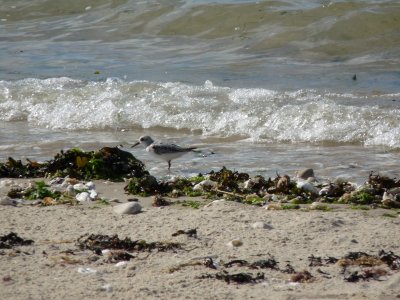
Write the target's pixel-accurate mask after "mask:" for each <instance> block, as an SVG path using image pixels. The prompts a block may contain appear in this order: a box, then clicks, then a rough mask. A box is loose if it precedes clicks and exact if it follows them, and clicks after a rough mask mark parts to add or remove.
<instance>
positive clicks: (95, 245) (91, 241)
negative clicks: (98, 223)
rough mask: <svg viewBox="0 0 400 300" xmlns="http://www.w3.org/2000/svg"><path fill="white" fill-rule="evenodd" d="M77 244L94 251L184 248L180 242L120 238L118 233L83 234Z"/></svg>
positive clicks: (162, 250) (163, 250)
mask: <svg viewBox="0 0 400 300" xmlns="http://www.w3.org/2000/svg"><path fill="white" fill-rule="evenodd" d="M77 245H78V247H79V248H81V249H82V250H85V249H89V250H92V251H97V250H98V249H100V250H103V249H123V250H126V251H149V252H150V251H152V250H158V251H160V252H165V251H168V250H176V249H181V248H182V245H181V244H180V243H172V242H146V241H145V240H131V239H130V238H128V237H126V238H125V239H120V238H119V237H118V235H113V236H109V235H101V234H91V235H89V236H88V235H82V236H81V237H79V238H78V240H77Z"/></svg>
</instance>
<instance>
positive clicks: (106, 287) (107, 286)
mask: <svg viewBox="0 0 400 300" xmlns="http://www.w3.org/2000/svg"><path fill="white" fill-rule="evenodd" d="M101 290H102V291H105V292H109V293H111V292H112V291H113V287H112V285H111V284H109V283H107V284H105V285H103V286H102V287H101Z"/></svg>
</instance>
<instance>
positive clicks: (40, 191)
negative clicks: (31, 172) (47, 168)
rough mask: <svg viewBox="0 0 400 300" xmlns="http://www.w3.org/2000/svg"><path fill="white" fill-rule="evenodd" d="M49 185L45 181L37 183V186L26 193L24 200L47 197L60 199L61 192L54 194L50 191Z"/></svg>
mask: <svg viewBox="0 0 400 300" xmlns="http://www.w3.org/2000/svg"><path fill="white" fill-rule="evenodd" d="M48 187H49V186H48V185H47V184H46V183H45V182H44V181H36V182H35V186H34V187H32V188H29V189H27V190H26V191H25V192H24V198H26V199H29V200H35V199H44V198H45V197H51V198H58V197H60V195H61V193H60V192H54V193H53V192H52V191H50V190H49V189H48Z"/></svg>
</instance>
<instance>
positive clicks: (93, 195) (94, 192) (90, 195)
mask: <svg viewBox="0 0 400 300" xmlns="http://www.w3.org/2000/svg"><path fill="white" fill-rule="evenodd" d="M97 196H98V193H97V192H96V191H95V190H90V193H89V198H90V200H96V199H97Z"/></svg>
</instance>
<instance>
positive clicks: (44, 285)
mask: <svg viewBox="0 0 400 300" xmlns="http://www.w3.org/2000/svg"><path fill="white" fill-rule="evenodd" d="M17 181H18V180H17ZM95 184H96V190H97V191H98V192H99V195H102V196H106V197H109V199H111V198H118V199H119V200H120V201H121V202H123V203H125V202H127V200H128V198H132V196H130V195H126V194H124V191H123V186H124V185H125V183H110V182H108V183H106V182H105V181H96V182H95ZM2 192H3V193H4V189H3V190H2ZM135 198H136V196H135ZM137 198H138V199H139V203H140V204H141V205H142V207H143V210H142V212H141V213H139V214H135V215H125V214H122V215H120V214H117V213H116V212H115V211H114V210H113V207H114V206H115V205H118V203H115V202H111V205H103V204H99V203H96V202H92V203H91V202H89V203H85V204H83V205H78V206H70V205H51V206H44V207H42V206H31V205H18V206H0V220H1V221H0V222H1V230H0V236H4V235H6V234H8V233H10V232H15V233H16V234H17V235H18V236H20V237H22V238H24V239H32V240H33V241H34V244H32V245H29V246H16V247H13V248H11V249H0V254H1V255H0V265H1V266H2V268H0V278H2V282H1V283H0V290H1V291H2V295H4V297H5V298H4V299H28V298H30V299H60V298H62V299H76V298H77V297H78V298H85V299H95V298H97V299H99V298H101V299H108V298H112V299H129V298H132V297H135V298H140V299H155V298H162V299H167V298H175V299H188V298H193V299H239V298H241V299H244V298H251V297H254V298H258V299H260V298H262V299H265V298H267V299H321V298H324V299H397V298H398V297H399V295H400V288H399V283H400V272H399V271H398V270H392V269H391V268H389V267H388V266H387V265H385V264H379V265H373V266H356V265H351V266H349V267H348V268H347V270H346V272H345V273H343V274H342V271H343V267H342V266H341V265H339V264H338V263H326V259H327V258H328V257H334V258H337V259H341V258H343V257H345V256H346V255H347V254H349V253H350V252H357V251H358V252H364V253H367V254H368V255H375V256H376V255H378V254H379V252H380V251H381V250H384V251H386V252H393V253H394V254H395V255H400V247H399V245H398V234H397V229H396V228H397V226H398V225H400V218H399V217H398V216H396V217H389V216H387V215H385V214H386V213H387V212H388V211H390V210H386V209H382V208H377V209H370V210H367V211H364V210H352V209H349V207H348V206H347V205H346V206H345V205H340V204H332V205H330V206H333V209H332V210H330V211H320V210H308V211H305V210H265V209H264V208H262V207H258V206H253V205H248V204H242V203H238V202H232V201H214V202H211V203H210V204H209V205H206V206H202V207H200V208H199V209H194V208H191V207H188V206H186V207H185V206H182V205H179V204H177V205H169V206H163V207H154V206H152V201H153V199H152V197H137ZM195 199H196V200H198V201H204V200H202V199H201V198H195ZM168 200H169V201H171V202H174V201H183V200H193V198H189V197H181V198H177V199H173V198H168ZM207 202H209V201H207ZM255 224H259V225H255ZM260 224H262V225H260ZM189 229H196V231H197V235H196V236H195V237H191V236H189V235H187V234H179V235H176V236H173V234H174V233H177V232H178V231H187V230H189ZM84 234H98V235H100V234H101V235H108V236H113V235H118V237H119V238H120V239H124V238H130V239H132V240H142V239H143V240H145V241H146V242H169V243H172V242H173V243H180V244H182V248H181V249H175V250H172V251H158V250H152V251H150V252H148V251H147V252H146V251H130V252H129V253H130V254H132V255H133V256H134V258H132V259H131V260H129V261H127V262H126V263H125V262H123V263H121V262H119V263H120V265H119V266H117V264H118V262H117V261H113V262H110V261H109V256H107V255H109V254H103V255H97V254H96V253H94V251H91V250H82V249H80V248H79V247H78V244H77V240H78V239H79V238H80V237H81V236H82V235H84ZM235 240H239V241H240V243H241V245H240V246H232V244H235V242H233V241H235ZM229 243H230V244H229ZM240 243H238V244H240ZM312 256H314V257H319V258H320V259H321V265H319V266H310V264H311V261H310V257H312ZM205 257H211V259H212V262H213V264H214V265H215V266H216V267H217V269H214V268H210V267H207V266H206V264H204V258H205ZM268 259H274V260H275V262H276V263H277V265H276V266H277V267H276V268H275V269H273V268H272V269H271V268H258V269H252V268H249V267H246V266H243V265H238V264H233V265H232V266H227V265H226V264H227V263H228V262H231V261H234V260H245V261H246V262H248V263H253V262H255V261H258V260H268ZM399 263H400V262H399ZM287 264H290V266H292V267H293V269H294V270H295V272H296V273H301V272H303V271H307V272H308V273H309V274H311V276H312V277H311V278H309V279H308V280H305V281H304V282H296V281H293V276H294V275H293V274H290V273H285V272H284V270H285V269H287ZM365 270H376V272H378V273H379V274H381V275H380V276H378V277H376V278H373V277H372V278H369V279H368V280H364V279H360V280H358V282H348V281H346V280H345V278H348V277H349V276H350V275H351V274H352V273H354V272H356V271H357V272H358V274H360V275H361V274H363V273H362V272H364V271H365ZM91 272H93V273H91ZM261 273H262V274H263V279H258V280H255V281H254V282H250V283H242V284H239V283H235V282H232V281H230V283H227V281H226V278H225V280H224V279H217V277H216V276H217V274H229V275H233V274H250V275H251V276H252V277H253V278H256V276H257V274H261ZM296 273H295V274H296ZM299 276H300V275H299ZM303 279H304V278H303ZM210 287H211V288H210Z"/></svg>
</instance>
